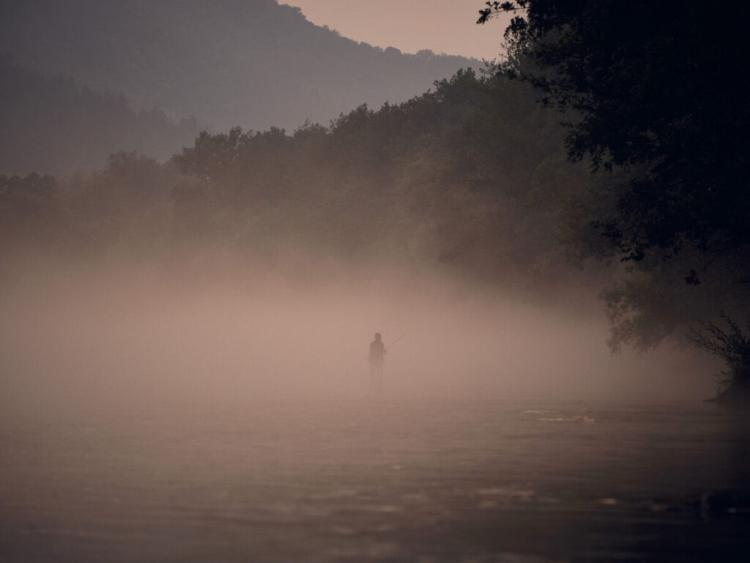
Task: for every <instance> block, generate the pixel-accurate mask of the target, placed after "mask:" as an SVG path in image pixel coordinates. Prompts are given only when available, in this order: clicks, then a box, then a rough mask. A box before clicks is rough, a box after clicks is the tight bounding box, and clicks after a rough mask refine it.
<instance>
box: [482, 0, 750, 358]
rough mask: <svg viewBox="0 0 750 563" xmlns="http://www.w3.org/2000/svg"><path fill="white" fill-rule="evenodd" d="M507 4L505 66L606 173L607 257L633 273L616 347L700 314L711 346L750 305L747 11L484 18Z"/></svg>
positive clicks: (619, 304) (579, 8)
mask: <svg viewBox="0 0 750 563" xmlns="http://www.w3.org/2000/svg"><path fill="white" fill-rule="evenodd" d="M500 13H503V14H507V13H512V14H513V17H512V19H511V23H510V25H509V26H508V27H507V29H506V31H505V38H506V41H507V43H508V57H507V60H506V61H505V62H504V63H503V64H502V65H501V68H500V70H501V72H503V73H506V74H508V75H510V76H513V77H516V78H518V79H520V80H524V81H527V82H530V83H531V84H533V85H534V86H535V87H536V88H537V89H538V90H539V91H540V92H541V94H542V98H543V101H544V102H545V103H547V104H550V105H553V106H555V107H556V108H557V109H558V110H560V111H561V112H563V113H564V115H565V120H566V122H567V126H568V129H567V135H566V148H567V152H568V157H569V158H570V159H571V160H582V159H590V162H591V164H592V169H593V171H594V172H597V173H598V189H597V190H595V191H594V192H592V193H591V194H590V197H591V198H592V199H593V202H592V201H590V202H588V205H589V210H590V211H591V212H592V214H591V215H590V216H589V217H588V219H587V223H588V226H589V228H590V229H594V230H596V231H597V233H598V234H599V235H600V236H601V237H603V238H604V240H605V245H604V246H603V247H602V245H601V244H599V246H598V252H599V253H600V256H602V257H609V258H619V259H621V260H622V261H624V262H625V263H626V264H628V265H629V268H628V271H629V272H630V274H631V277H630V278H629V279H628V280H626V281H625V282H623V284H621V285H620V287H618V288H615V289H614V290H613V291H611V292H610V294H609V305H610V313H611V315H612V319H613V321H614V323H615V324H614V337H615V344H617V343H619V342H622V341H624V342H632V343H636V344H641V345H650V344H653V343H655V342H658V341H659V340H660V339H661V338H663V337H664V336H666V335H668V334H670V333H671V332H673V331H674V330H676V329H678V328H679V327H683V326H686V325H691V324H692V325H695V323H696V322H700V323H709V324H703V325H701V326H703V328H704V330H705V329H707V327H712V328H710V329H708V332H707V333H706V338H704V339H702V340H701V339H693V340H694V342H696V343H697V344H699V345H701V346H703V347H704V348H707V349H709V350H711V348H710V347H708V346H706V343H707V342H709V341H711V335H712V334H713V335H714V336H715V335H717V334H721V333H722V331H726V330H730V331H732V330H734V328H737V327H739V326H740V324H738V323H737V322H735V321H733V320H732V319H731V317H734V318H737V317H739V318H744V319H746V318H747V317H748V315H749V314H750V296H748V286H747V284H748V282H750V261H748V256H749V255H750V252H749V250H750V190H748V186H747V178H748V177H750V159H749V158H748V156H749V155H748V150H747V147H746V143H745V140H744V137H745V132H746V131H747V130H748V126H750V104H748V102H747V89H746V87H745V85H744V81H745V74H746V73H745V72H744V69H745V68H746V67H747V63H746V60H745V59H746V57H745V54H744V53H745V34H744V25H745V23H744V22H745V19H744V17H742V16H743V15H744V14H740V13H737V8H736V5H734V4H733V5H729V4H726V5H721V6H711V5H708V4H707V3H705V2H699V1H696V0H690V1H677V0H667V1H663V2H650V1H647V0H633V1H632V2H616V1H601V0H574V1H570V0H567V1H563V0H517V1H512V2H494V1H493V2H487V3H486V6H485V7H484V8H483V9H482V10H481V11H480V18H479V23H485V22H487V21H489V20H490V19H492V18H493V16H495V15H497V14H500ZM685 285H687V287H688V291H686V290H685V288H684V286H685ZM681 286H682V287H681ZM709 287H710V289H711V291H710V292H709V291H707V289H708V288H709ZM686 293H687V295H686ZM657 295H658V297H655V296H657ZM725 302H727V303H729V304H730V305H731V307H732V308H731V310H730V312H729V317H730V318H728V321H729V322H730V323H732V324H730V326H729V328H728V329H722V328H720V326H719V324H720V323H722V322H724V321H721V318H720V317H721V313H720V311H721V309H722V307H723V305H724V304H726V303H725ZM707 304H713V307H706V305H707ZM708 309H710V310H708ZM715 323H719V324H715ZM738 330H739V329H738ZM711 351H714V352H715V351H716V347H714V349H713V350H711ZM724 357H725V359H726V360H727V361H728V362H729V363H730V364H732V362H733V360H732V358H730V357H729V356H727V355H725V356H724ZM735 367H736V366H735ZM732 369H733V371H735V372H736V371H737V370H735V369H734V367H733V368H732ZM738 369H740V371H741V369H746V366H745V367H742V366H740V367H739V368H738Z"/></svg>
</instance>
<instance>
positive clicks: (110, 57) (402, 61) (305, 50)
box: [0, 0, 478, 130]
mask: <svg viewBox="0 0 750 563" xmlns="http://www.w3.org/2000/svg"><path fill="white" fill-rule="evenodd" d="M0 15H1V17H0V52H5V53H8V54H10V55H11V56H12V57H13V58H14V60H16V61H18V62H19V63H20V64H21V65H23V66H27V67H30V68H34V69H38V70H41V71H43V72H45V73H52V74H54V73H59V72H61V73H63V74H66V75H69V76H71V77H73V78H75V79H76V80H78V81H80V82H81V83H82V84H84V85H86V86H90V87H92V88H94V89H96V90H110V91H113V92H121V93H123V94H125V95H126V96H127V97H128V98H129V99H132V100H133V101H134V102H135V103H136V104H137V106H139V107H141V108H143V109H151V108H153V107H157V108H160V109H162V110H165V111H166V112H167V113H169V114H171V115H174V116H178V117H189V116H195V117H197V118H198V119H199V120H200V121H201V122H202V123H206V124H208V125H209V126H211V127H213V128H215V129H225V128H229V127H232V126H235V125H240V126H243V127H245V128H253V129H256V130H257V129H264V128H267V127H268V126H271V125H274V126H281V127H286V128H294V127H297V126H299V125H300V124H301V123H303V122H304V121H305V120H306V119H310V120H312V121H318V122H323V123H326V122H327V121H328V120H329V119H331V118H334V117H336V116H337V115H339V114H340V113H342V112H347V111H349V110H351V109H353V108H354V107H357V106H358V105H359V104H362V103H367V104H369V105H371V106H375V107H379V106H380V105H381V104H382V103H384V102H386V101H390V102H400V101H404V100H406V99H408V98H410V97H412V96H415V95H418V94H420V93H422V92H424V91H425V90H427V89H428V88H429V87H430V86H431V85H432V84H433V82H434V81H435V80H438V79H442V78H446V77H448V76H451V75H452V74H454V73H455V71H456V70H458V69H459V68H461V67H466V66H472V65H473V66H477V65H478V61H475V60H471V59H466V58H462V57H456V56H437V55H434V54H432V53H431V52H429V51H424V52H420V53H419V54H416V55H408V54H403V53H401V52H400V51H398V50H396V49H393V48H388V49H385V50H383V49H379V48H376V47H373V46H371V45H367V44H363V43H357V42H355V41H352V40H350V39H347V38H344V37H342V36H340V35H338V34H337V33H336V32H334V31H332V30H330V29H328V28H325V27H319V26H316V25H314V24H312V23H311V22H309V21H308V20H307V19H306V18H305V17H304V16H303V14H302V13H301V12H300V11H299V10H298V9H297V8H292V7H289V6H285V5H279V4H277V2H276V0H212V1H210V2H209V1H206V0H159V1H158V2H154V1H153V0H129V1H127V2H113V1H102V0H66V1H65V2H60V1H59V0H23V1H20V0H0ZM467 17H469V18H470V17H473V14H472V13H469V14H467Z"/></svg>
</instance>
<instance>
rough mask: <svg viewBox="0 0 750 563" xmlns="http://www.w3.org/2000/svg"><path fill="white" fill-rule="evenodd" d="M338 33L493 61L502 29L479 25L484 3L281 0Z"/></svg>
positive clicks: (471, 0) (466, 0) (381, 44)
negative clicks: (478, 21) (479, 12)
mask: <svg viewBox="0 0 750 563" xmlns="http://www.w3.org/2000/svg"><path fill="white" fill-rule="evenodd" d="M280 2H281V3H283V4H289V5H291V6H297V7H299V8H301V9H302V12H303V13H304V14H305V15H306V16H307V19H309V20H310V21H312V22H313V23H316V24H318V25H327V26H328V27H330V28H331V29H335V30H336V31H338V32H339V33H340V34H341V35H344V36H345V37H349V38H351V39H354V40H357V41H364V42H366V43H370V44H371V45H377V46H379V47H396V48H398V49H401V50H402V51H404V52H406V53H415V52H417V51H419V50H420V49H431V50H432V51H435V52H436V53H448V54H452V55H464V56H468V57H476V58H479V59H494V58H495V57H496V56H497V54H498V52H499V51H500V45H501V42H502V34H503V31H504V29H505V25H504V22H503V21H501V20H500V19H498V20H496V21H493V22H491V23H489V24H486V25H477V24H476V19H477V17H478V11H479V9H480V8H481V7H483V5H484V2H483V0H375V1H373V0H280Z"/></svg>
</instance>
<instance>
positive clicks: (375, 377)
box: [370, 332, 385, 396]
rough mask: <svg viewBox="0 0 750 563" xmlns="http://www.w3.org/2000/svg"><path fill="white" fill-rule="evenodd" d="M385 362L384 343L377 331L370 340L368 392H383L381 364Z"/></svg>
mask: <svg viewBox="0 0 750 563" xmlns="http://www.w3.org/2000/svg"><path fill="white" fill-rule="evenodd" d="M384 363H385V344H383V338H382V337H381V335H380V333H379V332H376V333H375V340H373V341H372V342H370V394H371V395H377V396H380V395H382V394H383V364H384Z"/></svg>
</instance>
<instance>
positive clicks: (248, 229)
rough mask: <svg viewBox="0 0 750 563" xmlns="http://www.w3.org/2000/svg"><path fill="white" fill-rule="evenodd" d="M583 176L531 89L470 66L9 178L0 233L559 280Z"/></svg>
mask: <svg viewBox="0 0 750 563" xmlns="http://www.w3.org/2000/svg"><path fill="white" fill-rule="evenodd" d="M585 178H586V174H585V170H584V169H582V168H579V169H577V168H575V167H571V166H569V165H568V164H567V163H566V162H565V154H564V149H563V146H562V131H561V128H560V126H559V125H558V124H557V120H556V116H555V115H554V114H553V113H551V112H550V111H548V110H546V109H544V108H543V107H541V106H539V105H538V104H536V103H535V101H534V97H533V95H532V92H531V90H530V88H529V87H528V86H526V85H523V84H519V83H517V82H513V81H511V80H509V79H508V78H506V77H504V76H502V75H498V74H493V73H488V74H487V75H483V76H477V75H476V74H475V73H474V72H473V71H471V70H466V71H461V72H459V73H458V74H456V75H455V76H454V77H453V78H451V79H450V80H444V81H441V82H438V83H436V85H435V87H434V89H433V90H432V91H430V92H428V93H426V94H424V95H422V96H420V97H417V98H414V99H412V100H410V101H408V102H406V103H403V104H399V105H385V106H383V107H382V108H381V109H379V110H377V111H374V110H371V109H369V108H367V107H366V106H361V107H359V108H357V109H355V110H354V111H352V112H350V113H348V114H344V115H342V116H340V117H339V118H338V119H336V120H335V121H333V122H332V123H331V124H330V125H329V126H327V127H324V126H321V125H315V124H306V125H305V126H303V127H301V128H299V129H298V130H296V131H295V132H293V133H292V134H287V133H286V132H285V131H283V130H281V129H273V128H272V129H270V130H267V131H263V132H252V131H250V132H243V131H242V130H240V129H232V130H231V131H229V132H227V133H220V134H208V133H202V134H200V135H199V136H198V137H197V138H196V139H195V142H194V144H193V145H192V146H191V147H189V148H186V149H184V150H183V151H182V152H180V153H179V154H176V155H175V156H174V157H173V158H172V159H171V160H169V161H168V162H167V163H165V164H159V163H157V162H156V161H153V160H150V159H148V158H145V157H142V156H138V155H136V154H134V153H120V154H116V155H114V156H112V157H110V159H109V161H108V164H107V166H106V167H105V168H104V169H103V170H102V171H101V172H99V173H97V174H94V175H90V176H88V177H83V178H78V179H67V180H65V179H61V180H58V181H54V180H52V179H50V178H43V177H39V176H29V177H26V178H13V177H4V178H3V179H2V180H1V182H0V201H1V202H2V203H1V204H0V205H2V213H3V220H2V228H3V230H4V231H5V232H4V233H2V235H3V240H4V241H5V243H6V245H10V246H13V247H14V248H19V247H20V246H22V242H21V241H20V240H19V237H20V238H21V239H23V240H24V241H25V243H29V242H30V241H34V244H36V245H37V247H38V246H39V244H40V240H43V239H44V237H50V239H51V240H52V241H53V242H54V244H55V245H65V246H66V247H67V248H68V249H73V250H76V251H83V250H84V249H85V251H86V252H87V253H88V254H87V255H88V256H91V253H93V254H94V255H96V254H97V253H103V254H109V253H111V251H112V249H113V248H118V249H120V250H122V251H126V252H135V249H142V250H144V251H146V250H147V251H149V252H154V251H156V250H157V249H158V251H159V252H162V251H163V252H170V253H173V254H174V253H180V252H188V253H195V252H199V251H200V249H203V250H206V249H209V248H222V249H225V250H226V249H232V250H233V251H236V252H237V253H238V255H241V254H242V253H243V252H244V253H255V254H257V253H262V254H264V255H265V256H266V257H267V258H269V259H273V256H274V255H281V254H283V253H284V252H286V251H289V250H292V249H305V250H309V251H315V252H317V253H324V254H327V255H328V256H331V257H333V258H335V259H338V260H343V261H349V262H356V261H360V262H362V261H367V260H377V259H387V260H399V261H401V262H402V263H409V264H412V265H415V266H417V267H419V266H425V267H441V268H447V269H451V270H453V271H455V272H461V274H462V275H467V276H472V277H474V278H478V279H484V280H486V281H488V282H491V283H493V284H497V283H501V284H503V285H504V286H505V287H516V288H519V289H529V290H532V291H538V290H540V289H541V288H547V289H548V290H549V289H551V288H554V287H557V286H564V285H565V280H566V279H568V278H569V277H570V276H574V275H576V274H575V273H573V270H572V269H571V268H570V264H569V258H570V252H569V247H566V246H564V245H562V244H560V242H561V239H562V238H573V237H575V236H578V234H577V230H576V229H577V226H576V223H575V222H574V221H572V220H571V216H570V215H569V214H568V211H567V210H569V209H572V208H573V207H574V205H573V203H574V202H575V201H576V199H577V198H578V197H580V195H581V194H582V188H583V186H584V185H585ZM32 193H33V194H34V195H33V197H32V196H30V195H29V194H32ZM21 217H23V220H21V219H20V218H21ZM37 220H38V222H39V224H38V226H37V227H35V226H34V225H35V222H36V221H37ZM14 239H15V242H11V241H13V240H14Z"/></svg>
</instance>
